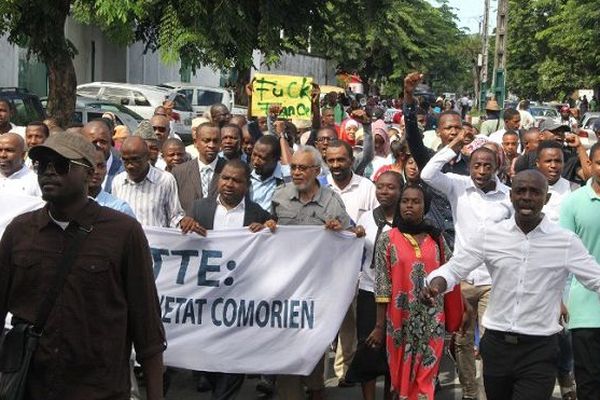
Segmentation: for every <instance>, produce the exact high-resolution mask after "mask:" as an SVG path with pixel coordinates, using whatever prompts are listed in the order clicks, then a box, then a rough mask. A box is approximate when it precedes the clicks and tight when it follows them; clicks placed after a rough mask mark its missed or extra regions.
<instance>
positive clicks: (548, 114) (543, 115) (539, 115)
mask: <svg viewBox="0 0 600 400" xmlns="http://www.w3.org/2000/svg"><path fill="white" fill-rule="evenodd" d="M529 112H530V113H531V115H532V116H533V117H534V118H535V126H540V124H541V123H542V121H544V120H545V119H552V120H554V121H556V122H559V121H560V114H559V113H558V111H557V110H556V108H554V107H551V106H548V107H546V106H540V107H530V108H529Z"/></svg>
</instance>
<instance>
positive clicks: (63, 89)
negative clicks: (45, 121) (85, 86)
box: [46, 54, 77, 129]
mask: <svg viewBox="0 0 600 400" xmlns="http://www.w3.org/2000/svg"><path fill="white" fill-rule="evenodd" d="M46 65H47V67H48V75H49V89H50V90H49V93H48V116H50V117H52V118H55V119H56V121H57V122H58V125H60V126H61V127H63V128H65V129H66V128H67V127H68V126H69V124H70V123H71V120H72V117H73V113H74V112H75V97H76V89H77V76H76V75H75V67H74V66H73V59H72V58H71V56H70V55H69V54H62V55H58V54H57V55H56V57H54V58H53V59H52V60H47V61H46Z"/></svg>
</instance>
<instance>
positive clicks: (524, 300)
mask: <svg viewBox="0 0 600 400" xmlns="http://www.w3.org/2000/svg"><path fill="white" fill-rule="evenodd" d="M482 263H484V264H485V265H486V266H487V268H488V269H489V271H490V274H491V276H492V280H493V281H494V284H493V285H492V290H491V294H490V301H489V304H488V307H487V310H486V312H485V314H484V316H483V321H482V323H483V326H484V327H485V328H487V329H493V330H497V331H505V332H515V333H521V334H526V335H540V336H549V335H552V334H555V333H557V332H560V331H561V330H562V327H561V326H560V324H559V322H558V321H559V314H560V301H561V298H562V293H563V289H564V287H565V282H566V279H567V276H568V274H569V273H570V272H571V273H573V274H574V275H575V277H576V278H577V279H578V280H579V281H580V282H581V283H582V284H583V285H584V286H586V287H587V288H588V289H590V290H593V291H594V292H596V293H600V265H598V263H597V262H596V261H595V260H594V258H593V257H592V256H591V255H590V254H589V253H588V251H587V250H586V248H585V247H584V245H583V243H582V242H581V240H580V239H579V238H578V237H577V236H576V235H575V234H574V233H573V232H570V231H568V230H566V229H563V228H561V227H559V226H558V224H555V223H552V222H550V221H549V220H548V218H546V217H544V219H543V220H542V222H541V223H540V224H539V225H538V226H537V227H536V228H535V229H533V230H532V231H531V232H529V233H528V234H525V233H523V231H521V229H520V228H519V227H518V226H517V224H516V222H515V220H514V218H510V219H507V220H504V221H501V222H498V223H490V224H488V225H486V226H484V227H483V228H482V229H480V230H479V231H478V232H475V233H473V234H472V235H470V237H469V240H468V242H467V245H466V248H465V251H462V252H460V253H458V254H455V255H454V257H452V258H451V259H450V261H449V262H448V263H446V264H444V265H443V266H442V267H441V268H439V269H437V270H435V271H433V272H432V273H431V274H430V275H429V276H428V277H427V280H428V281H429V282H431V280H432V279H433V278H434V277H437V276H440V277H443V278H444V279H445V280H446V282H447V283H448V289H449V290H450V289H452V288H453V287H454V286H455V285H456V284H458V282H459V281H460V279H464V278H465V277H466V276H467V275H468V274H469V273H470V272H471V271H473V270H475V269H476V268H478V267H479V266H480V265H481V264H482Z"/></svg>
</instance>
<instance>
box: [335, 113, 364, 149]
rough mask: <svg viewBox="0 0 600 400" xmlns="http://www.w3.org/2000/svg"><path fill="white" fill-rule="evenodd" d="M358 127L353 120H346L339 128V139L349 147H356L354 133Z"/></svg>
mask: <svg viewBox="0 0 600 400" xmlns="http://www.w3.org/2000/svg"><path fill="white" fill-rule="evenodd" d="M359 128H360V126H359V125H358V122H356V121H355V120H353V119H346V120H344V121H343V122H342V126H341V128H340V131H341V135H340V139H341V140H343V141H344V142H346V143H348V144H349V145H350V146H352V147H354V146H355V145H356V133H357V132H358V129H359Z"/></svg>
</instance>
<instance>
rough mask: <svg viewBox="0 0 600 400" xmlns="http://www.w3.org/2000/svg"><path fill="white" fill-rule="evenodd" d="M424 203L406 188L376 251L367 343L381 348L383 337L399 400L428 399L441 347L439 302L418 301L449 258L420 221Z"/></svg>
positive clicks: (436, 234) (419, 192) (421, 194)
mask: <svg viewBox="0 0 600 400" xmlns="http://www.w3.org/2000/svg"><path fill="white" fill-rule="evenodd" d="M429 203H430V200H429V196H428V194H427V193H426V192H425V190H424V189H423V188H422V187H421V186H420V185H417V184H409V185H407V186H406V187H405V189H404V190H403V192H402V196H401V198H400V215H399V218H398V219H397V223H396V228H394V229H392V230H390V231H388V232H386V233H384V234H382V235H381V236H380V237H379V240H378V242H377V244H376V250H375V251H376V255H375V268H376V277H377V279H376V283H375V300H376V302H377V303H378V309H377V323H376V326H375V329H374V330H373V332H372V333H371V335H370V336H369V338H368V339H367V344H369V345H372V346H374V347H376V346H380V345H382V344H383V341H384V335H385V345H386V349H387V354H388V363H389V367H390V376H391V382H392V390H393V391H394V393H395V395H396V396H397V397H398V398H399V399H402V400H404V399H406V400H433V398H434V388H435V378H436V376H437V372H438V368H439V365H440V360H441V357H442V351H443V348H444V335H445V323H446V321H445V317H446V316H445V313H444V299H443V298H439V301H438V302H437V303H436V304H435V306H433V307H432V306H429V305H426V304H424V303H423V302H421V301H420V299H419V295H420V292H421V289H422V288H423V287H424V285H425V278H426V277H427V275H428V274H429V273H430V272H431V271H433V270H435V269H436V268H438V267H439V266H440V265H441V264H443V263H444V262H445V259H446V257H448V253H449V250H448V248H447V246H446V245H445V242H444V239H443V236H442V235H441V232H440V231H439V230H438V229H437V228H435V227H434V226H433V225H431V224H430V223H429V222H428V221H427V220H425V219H424V215H425V214H426V213H427V211H428V208H429ZM458 296H459V300H460V293H459V294H458ZM456 307H461V313H462V305H461V304H460V303H457V304H456Z"/></svg>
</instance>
